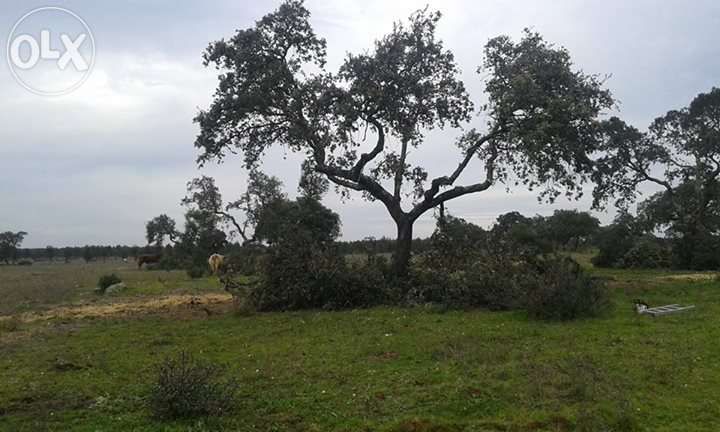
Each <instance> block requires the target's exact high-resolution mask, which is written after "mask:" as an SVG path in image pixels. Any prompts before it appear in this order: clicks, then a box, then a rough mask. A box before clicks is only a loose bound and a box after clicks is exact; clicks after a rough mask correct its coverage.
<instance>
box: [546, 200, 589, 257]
mask: <svg viewBox="0 0 720 432" xmlns="http://www.w3.org/2000/svg"><path fill="white" fill-rule="evenodd" d="M544 224H545V227H546V231H547V235H548V237H549V238H550V240H551V241H553V242H554V243H555V244H556V245H560V246H563V247H570V248H571V249H572V250H577V249H578V247H579V245H580V244H581V242H584V241H586V240H588V239H590V238H591V237H592V236H593V235H594V234H595V233H597V230H598V229H599V227H600V221H599V220H598V219H597V218H596V217H594V216H592V215H591V214H590V213H588V212H580V211H577V210H555V212H554V213H553V215H552V216H550V217H548V218H546V219H545V222H544Z"/></svg>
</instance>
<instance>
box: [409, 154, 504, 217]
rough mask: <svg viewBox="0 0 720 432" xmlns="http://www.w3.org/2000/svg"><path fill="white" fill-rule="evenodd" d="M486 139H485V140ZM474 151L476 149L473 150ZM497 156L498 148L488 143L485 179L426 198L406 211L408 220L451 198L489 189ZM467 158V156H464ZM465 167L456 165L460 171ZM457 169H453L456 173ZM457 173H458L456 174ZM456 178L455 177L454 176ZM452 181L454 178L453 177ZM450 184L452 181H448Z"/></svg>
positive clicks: (492, 181) (493, 178) (493, 180)
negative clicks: (488, 151)
mask: <svg viewBox="0 0 720 432" xmlns="http://www.w3.org/2000/svg"><path fill="white" fill-rule="evenodd" d="M485 141H487V140H485ZM475 151H476V150H475ZM497 158H498V149H497V146H496V145H495V144H494V143H491V145H490V157H489V158H488V159H487V160H486V161H485V180H484V181H483V182H480V183H475V184H472V185H469V186H456V187H454V188H452V189H450V190H447V191H445V192H443V193H441V194H440V195H437V196H434V197H432V198H431V199H427V195H426V199H425V200H423V201H422V202H420V203H419V204H417V205H416V206H415V207H414V208H413V209H412V210H411V211H410V213H408V216H409V218H410V220H415V219H417V218H418V217H420V216H421V215H422V214H423V213H425V212H426V211H428V210H430V209H431V208H433V207H436V206H438V205H440V204H442V203H444V202H445V201H449V200H451V199H454V198H457V197H460V196H463V195H467V194H471V193H476V192H482V191H484V190H487V189H489V188H490V187H491V186H492V185H493V183H494V182H495V162H496V161H497ZM466 159H467V158H466ZM465 166H467V162H465ZM464 169H465V167H464V166H462V163H461V166H459V167H458V170H459V172H462V170H464ZM458 170H455V172H456V173H457V172H458ZM453 174H455V173H453ZM458 175H459V174H458ZM456 178H457V177H456ZM453 181H454V179H453ZM450 184H452V183H450Z"/></svg>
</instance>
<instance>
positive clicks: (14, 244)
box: [0, 231, 27, 264]
mask: <svg viewBox="0 0 720 432" xmlns="http://www.w3.org/2000/svg"><path fill="white" fill-rule="evenodd" d="M25 236H27V233H26V232H25V231H18V232H12V231H6V232H1V233H0V260H2V261H5V263H6V264H9V263H10V261H11V260H12V261H14V260H15V259H16V258H17V251H18V248H19V247H20V245H21V244H22V242H23V240H24V239H25Z"/></svg>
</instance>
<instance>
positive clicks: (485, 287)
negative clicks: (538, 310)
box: [406, 256, 536, 310]
mask: <svg viewBox="0 0 720 432" xmlns="http://www.w3.org/2000/svg"><path fill="white" fill-rule="evenodd" d="M532 272H533V269H532V268H530V266H529V264H528V263H526V262H525V261H522V260H518V261H513V260H512V259H510V258H509V257H505V256H498V257H487V256H486V257H480V258H478V259H477V260H476V261H475V262H473V263H470V264H468V265H467V266H466V267H465V268H464V269H461V270H454V271H449V272H447V271H442V270H441V269H437V268H435V267H434V266H433V265H432V264H431V263H428V262H427V261H419V264H418V265H415V266H413V268H412V272H411V287H410V290H409V291H408V293H407V297H406V300H407V301H408V302H409V303H411V304H417V303H437V304H442V305H444V306H446V307H452V308H472V307H486V308H488V309H491V310H508V309H517V308H519V307H521V306H522V301H521V299H522V297H523V296H524V292H525V291H527V289H528V286H529V285H530V284H532V283H534V281H535V280H536V279H535V278H534V277H533V273H532Z"/></svg>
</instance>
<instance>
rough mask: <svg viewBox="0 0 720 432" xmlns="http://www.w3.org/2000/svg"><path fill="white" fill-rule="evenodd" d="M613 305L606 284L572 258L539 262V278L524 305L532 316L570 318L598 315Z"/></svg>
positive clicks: (553, 258) (549, 259) (555, 258)
mask: <svg viewBox="0 0 720 432" xmlns="http://www.w3.org/2000/svg"><path fill="white" fill-rule="evenodd" d="M609 306H610V299H609V293H608V291H607V289H606V287H605V284H604V283H603V282H602V281H600V280H598V279H593V278H592V277H590V276H589V275H587V274H586V273H585V272H584V271H583V270H582V268H580V265H579V264H577V263H576V262H575V261H573V260H572V259H570V258H566V257H565V258H563V257H552V258H547V259H543V260H541V261H539V267H538V281H537V284H535V286H533V287H531V288H530V289H529V290H528V292H527V294H526V297H525V308H526V309H527V312H528V314H529V315H530V316H531V317H533V318H538V319H547V320H571V319H576V318H583V317H593V316H597V315H598V314H600V313H601V312H603V311H604V310H606V309H607V308H608V307H609Z"/></svg>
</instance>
